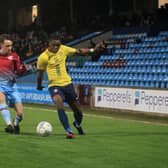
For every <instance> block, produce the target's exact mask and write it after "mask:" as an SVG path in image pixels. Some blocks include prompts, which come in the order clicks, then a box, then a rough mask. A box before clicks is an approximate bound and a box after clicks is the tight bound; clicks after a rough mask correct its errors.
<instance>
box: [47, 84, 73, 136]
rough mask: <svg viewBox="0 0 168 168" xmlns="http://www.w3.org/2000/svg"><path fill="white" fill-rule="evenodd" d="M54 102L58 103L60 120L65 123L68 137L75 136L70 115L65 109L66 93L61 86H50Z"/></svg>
mask: <svg viewBox="0 0 168 168" xmlns="http://www.w3.org/2000/svg"><path fill="white" fill-rule="evenodd" d="M49 91H50V94H51V97H52V100H53V102H54V103H55V105H56V108H57V112H58V116H59V120H60V122H61V124H62V125H63V127H64V129H65V131H66V132H67V138H73V133H72V130H71V128H70V125H69V121H68V116H67V114H66V112H65V110H64V102H63V101H64V93H63V92H62V90H61V87H55V86H53V87H50V88H49Z"/></svg>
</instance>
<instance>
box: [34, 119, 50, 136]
mask: <svg viewBox="0 0 168 168" xmlns="http://www.w3.org/2000/svg"><path fill="white" fill-rule="evenodd" d="M52 130H53V129H52V125H51V124H50V123H49V122H47V121H41V122H39V123H38V125H37V127H36V132H37V134H38V135H40V136H44V137H46V136H49V135H50V134H51V132H52Z"/></svg>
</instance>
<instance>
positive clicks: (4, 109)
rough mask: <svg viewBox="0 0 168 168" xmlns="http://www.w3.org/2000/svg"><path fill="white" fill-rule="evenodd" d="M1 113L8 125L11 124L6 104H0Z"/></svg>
mask: <svg viewBox="0 0 168 168" xmlns="http://www.w3.org/2000/svg"><path fill="white" fill-rule="evenodd" d="M0 111H1V114H2V117H3V119H4V121H5V122H6V124H7V125H9V124H11V123H12V122H11V115H10V112H9V110H8V107H7V105H6V104H0Z"/></svg>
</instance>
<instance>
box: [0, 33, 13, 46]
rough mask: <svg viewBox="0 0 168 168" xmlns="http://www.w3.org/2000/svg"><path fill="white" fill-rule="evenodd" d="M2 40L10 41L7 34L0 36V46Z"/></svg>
mask: <svg viewBox="0 0 168 168" xmlns="http://www.w3.org/2000/svg"><path fill="white" fill-rule="evenodd" d="M4 40H11V38H10V35H9V34H0V43H1V44H2V43H3V42H4Z"/></svg>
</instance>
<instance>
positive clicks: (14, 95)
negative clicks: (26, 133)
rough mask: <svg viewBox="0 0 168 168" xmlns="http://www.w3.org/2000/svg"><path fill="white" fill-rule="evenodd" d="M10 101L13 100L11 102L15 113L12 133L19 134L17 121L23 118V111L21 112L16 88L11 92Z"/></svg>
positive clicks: (20, 103) (20, 101) (21, 106)
mask: <svg viewBox="0 0 168 168" xmlns="http://www.w3.org/2000/svg"><path fill="white" fill-rule="evenodd" d="M12 101H13V102H12V104H14V107H15V113H16V115H15V117H14V120H13V125H14V133H15V134H19V133H20V127H19V123H20V122H21V121H22V120H23V115H24V113H23V105H22V100H21V98H20V95H19V93H18V92H17V90H15V91H14V92H13V93H12Z"/></svg>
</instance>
